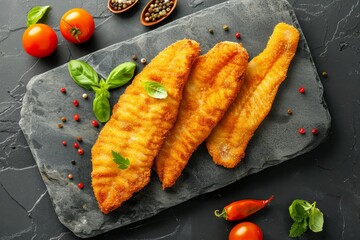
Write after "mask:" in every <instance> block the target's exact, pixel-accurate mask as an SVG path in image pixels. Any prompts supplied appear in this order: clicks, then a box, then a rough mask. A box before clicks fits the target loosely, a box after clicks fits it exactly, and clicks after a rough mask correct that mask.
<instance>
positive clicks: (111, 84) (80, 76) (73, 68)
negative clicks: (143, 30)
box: [68, 60, 136, 122]
mask: <svg viewBox="0 0 360 240" xmlns="http://www.w3.org/2000/svg"><path fill="white" fill-rule="evenodd" d="M135 68H136V64H135V63H132V62H125V63H122V64H120V65H119V66H117V67H116V68H114V69H113V70H112V71H111V72H110V74H109V77H108V78H107V79H106V80H104V79H100V81H99V77H98V74H97V73H96V71H95V70H94V69H93V68H92V67H91V66H90V65H89V64H88V63H86V62H84V61H81V60H71V61H69V63H68V69H69V73H70V76H71V78H72V79H73V80H74V82H75V83H76V84H77V85H79V86H80V87H82V88H84V89H86V90H93V91H94V92H95V98H94V102H93V112H94V114H95V116H96V118H97V119H98V120H99V121H100V122H107V121H108V120H109V119H110V113H111V108H110V102H109V99H110V92H109V89H113V88H117V87H121V86H123V85H124V84H126V83H127V82H128V81H130V79H132V78H133V76H134V73H135Z"/></svg>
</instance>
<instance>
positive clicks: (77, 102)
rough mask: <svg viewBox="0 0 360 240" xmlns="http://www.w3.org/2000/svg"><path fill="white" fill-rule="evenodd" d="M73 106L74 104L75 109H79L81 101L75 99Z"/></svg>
mask: <svg viewBox="0 0 360 240" xmlns="http://www.w3.org/2000/svg"><path fill="white" fill-rule="evenodd" d="M73 104H74V106H75V107H77V106H79V101H78V100H76V99H75V100H74V101H73Z"/></svg>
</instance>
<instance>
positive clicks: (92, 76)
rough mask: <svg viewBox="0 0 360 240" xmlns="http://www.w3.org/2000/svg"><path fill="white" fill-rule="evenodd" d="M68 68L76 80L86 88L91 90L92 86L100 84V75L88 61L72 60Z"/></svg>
mask: <svg viewBox="0 0 360 240" xmlns="http://www.w3.org/2000/svg"><path fill="white" fill-rule="evenodd" d="M68 69H69V73H70V76H71V78H72V79H73V80H74V82H75V83H76V84H77V85H79V86H80V87H82V88H85V89H86V90H91V89H92V86H99V77H98V75H97V73H96V72H95V70H94V69H93V68H92V67H91V66H90V65H89V64H87V63H86V62H84V61H81V60H71V61H69V63H68Z"/></svg>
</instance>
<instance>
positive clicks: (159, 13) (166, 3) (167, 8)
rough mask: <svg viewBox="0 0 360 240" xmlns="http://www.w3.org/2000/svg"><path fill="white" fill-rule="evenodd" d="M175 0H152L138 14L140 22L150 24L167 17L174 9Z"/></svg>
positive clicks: (145, 24)
mask: <svg viewBox="0 0 360 240" xmlns="http://www.w3.org/2000/svg"><path fill="white" fill-rule="evenodd" d="M176 3H177V0H152V1H150V2H149V3H148V4H146V6H145V8H144V9H143V11H142V13H141V15H140V21H141V24H142V25H144V26H152V25H155V24H157V23H159V22H161V21H163V20H164V19H165V18H167V17H168V16H169V15H170V14H171V13H172V12H173V11H174V9H175V7H176Z"/></svg>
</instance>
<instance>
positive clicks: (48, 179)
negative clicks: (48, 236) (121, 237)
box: [20, 0, 330, 237]
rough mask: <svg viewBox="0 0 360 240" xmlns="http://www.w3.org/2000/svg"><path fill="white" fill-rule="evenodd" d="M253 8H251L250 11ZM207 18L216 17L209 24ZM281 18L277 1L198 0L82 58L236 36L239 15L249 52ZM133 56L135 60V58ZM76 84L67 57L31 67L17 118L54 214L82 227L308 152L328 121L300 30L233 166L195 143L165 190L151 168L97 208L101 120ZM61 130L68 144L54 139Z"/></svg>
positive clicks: (105, 61) (135, 216) (107, 61)
mask: <svg viewBox="0 0 360 240" xmlns="http://www.w3.org/2000/svg"><path fill="white" fill-rule="evenodd" d="M254 15H257V16H259V17H258V18H257V19H256V20H253V16H254ZM208 19H214V20H213V21H212V22H211V24H209V23H208V21H207V20H208ZM279 22H287V23H290V24H292V25H295V26H298V22H297V20H296V18H295V15H294V13H293V11H292V10H291V8H290V7H289V5H288V4H287V2H285V1H269V0H268V1H264V0H243V1H241V2H239V1H237V2H236V1H232V2H227V3H222V4H218V5H216V6H214V7H210V8H207V9H204V10H202V11H200V12H198V13H196V14H195V15H194V14H193V15H190V16H189V17H186V18H182V19H179V20H178V21H174V22H173V23H170V24H169V25H167V26H164V27H162V28H159V29H157V30H153V31H151V32H149V33H146V34H142V35H140V36H138V37H136V38H132V39H130V40H128V41H125V42H120V43H118V44H115V45H112V46H110V47H108V48H105V49H102V50H100V51H97V52H95V53H93V54H90V55H87V56H85V57H84V58H83V59H84V60H85V61H86V62H88V63H89V64H91V65H92V66H93V67H94V68H95V69H96V70H97V71H98V72H99V73H100V74H101V75H102V76H108V75H109V73H110V71H111V70H112V69H113V68H115V67H116V66H117V65H118V64H119V63H122V62H125V61H129V58H130V56H131V55H132V54H136V55H137V56H139V58H142V57H145V58H147V59H148V60H151V59H152V58H153V57H154V56H155V55H156V54H157V53H158V52H159V51H161V50H162V49H164V48H166V47H167V46H168V45H170V44H171V43H173V42H175V41H177V40H180V39H183V38H191V39H194V40H196V41H198V42H199V43H200V45H201V48H202V52H204V53H205V52H207V51H208V50H209V49H210V48H211V47H212V46H214V45H215V44H216V43H217V42H219V41H224V40H227V41H230V40H235V41H236V39H234V32H235V31H236V29H238V26H244V25H245V23H248V24H247V25H248V27H247V28H241V30H238V31H241V32H242V35H243V37H242V40H241V42H242V43H243V45H244V47H246V49H247V51H248V53H249V54H250V56H255V55H257V54H258V53H260V52H261V51H262V50H263V48H264V47H265V46H266V43H267V41H268V39H269V36H270V35H271V32H272V30H273V29H274V26H275V25H276V24H277V23H279ZM224 23H227V24H228V25H229V27H230V29H231V30H230V31H228V32H226V31H221V30H220V29H221V26H222V25H223V24H224ZM208 28H212V29H219V30H220V31H219V30H217V31H216V35H215V33H214V35H212V34H209V32H208V31H206V30H207V29H208ZM254 30H255V31H254ZM139 65H140V68H141V67H142V64H141V63H139ZM139 71H141V69H139ZM299 86H303V87H304V88H305V89H306V94H303V95H302V94H300V93H298V91H297V90H298V88H299ZM61 87H65V88H66V89H67V93H66V94H62V93H61V92H60V91H59V89H60V88H61ZM124 89H125V87H123V88H121V89H119V90H117V91H113V93H112V98H111V102H116V101H117V100H118V99H119V95H120V94H121V93H122V92H123V90H124ZM83 92H84V90H83V89H82V88H80V87H78V86H76V85H75V84H74V82H73V81H72V80H71V78H70V77H69V72H68V69H67V65H63V66H61V67H59V68H56V69H54V70H51V71H49V72H46V73H44V74H41V75H39V76H36V77H34V78H33V79H31V80H30V82H29V84H28V85H27V93H26V95H25V96H24V100H23V108H22V111H21V117H22V118H21V121H20V126H21V128H22V130H23V132H24V133H25V137H26V139H27V141H28V143H29V146H30V149H31V151H32V153H33V155H34V157H35V160H36V162H37V165H38V166H39V169H40V173H41V174H42V177H43V179H44V181H45V184H46V186H47V189H48V192H49V195H50V198H51V199H52V201H53V204H54V207H55V211H56V213H57V215H58V216H59V219H60V221H61V222H62V223H63V224H64V225H65V226H67V227H68V228H69V229H70V230H71V231H72V232H74V233H75V234H76V235H77V236H81V237H89V236H94V235H98V234H100V233H102V232H106V231H109V230H111V229H114V228H117V227H120V226H125V225H127V224H129V223H133V222H136V221H139V220H143V219H145V218H148V217H151V216H153V215H155V214H157V213H158V212H160V211H162V210H164V209H167V208H169V207H171V206H174V205H176V204H179V203H182V202H184V201H186V200H189V199H191V198H193V197H195V196H198V195H200V194H203V193H207V192H211V191H214V190H216V189H219V188H221V187H224V186H226V185H228V184H230V183H233V182H235V181H236V180H239V179H240V178H243V177H245V176H247V175H249V174H251V173H256V172H259V171H261V170H263V169H265V168H267V167H270V166H274V165H277V164H279V163H281V162H283V161H285V160H289V159H292V158H294V157H295V156H297V155H300V154H302V153H305V152H308V151H310V150H312V149H313V148H315V147H316V146H318V144H319V143H320V142H322V141H323V140H324V138H326V136H327V134H328V131H329V127H330V115H329V113H328V111H327V107H326V105H325V103H324V101H323V91H322V86H321V83H320V79H319V77H318V76H317V72H316V69H315V66H314V65H313V62H312V59H311V55H310V53H309V49H308V46H307V44H306V42H305V39H304V38H303V37H302V39H301V41H300V43H299V48H298V51H297V53H296V57H295V58H294V60H293V62H292V64H291V67H290V69H289V73H288V77H287V80H286V83H285V84H284V85H282V87H281V89H280V91H279V93H278V96H277V98H276V102H275V103H274V106H273V108H272V111H271V114H270V115H269V116H268V117H267V119H266V121H264V122H263V124H262V125H261V128H259V129H258V131H257V132H256V136H255V137H254V138H253V139H252V141H251V144H249V147H248V149H247V156H246V158H245V159H244V160H243V161H242V163H241V164H240V165H239V167H237V168H236V169H230V170H229V169H225V168H223V167H219V166H216V165H215V164H214V163H213V162H212V160H211V157H210V156H209V154H208V153H207V150H206V149H205V147H204V146H201V147H199V149H198V151H196V152H195V153H194V154H193V156H192V158H191V159H190V161H189V164H188V165H187V167H186V168H185V169H184V171H183V173H182V175H181V177H180V178H179V180H178V181H177V183H176V185H175V186H174V187H172V188H171V189H170V190H167V191H163V190H162V188H161V186H160V182H159V180H158V178H157V176H156V174H153V175H152V179H151V181H150V184H149V185H147V186H146V187H145V188H144V189H143V190H141V191H140V192H139V193H138V194H135V195H134V197H132V198H131V199H130V200H129V201H127V202H125V203H124V204H123V205H122V207H121V208H120V209H119V210H118V211H115V212H113V213H112V214H109V215H104V214H102V213H101V212H100V211H99V208H98V206H97V203H96V200H95V199H94V194H93V192H92V189H91V187H90V186H91V177H90V176H91V162H90V159H91V156H90V151H91V147H92V145H93V144H94V143H95V140H96V137H97V134H98V130H99V129H97V128H93V127H91V125H90V123H91V120H92V119H93V118H94V115H93V113H92V101H91V100H92V98H93V95H94V94H93V93H91V92H89V96H91V98H90V99H88V100H81V95H82V93H83ZM76 98H77V99H79V98H80V105H79V107H74V106H72V101H73V99H76ZM289 107H291V108H292V109H293V111H294V114H293V115H291V116H290V115H288V114H287V109H288V108H289ZM75 113H78V114H80V116H81V121H80V122H76V121H74V120H72V119H71V117H72V116H73V115H74V114H75ZM62 116H65V117H67V119H69V121H67V122H66V123H64V124H63V125H64V127H63V128H61V129H59V128H58V126H57V125H58V123H59V122H60V121H61V120H60V119H61V117H62ZM299 126H302V127H305V128H306V129H309V130H310V129H312V128H314V127H316V128H317V129H318V131H319V132H320V133H321V134H319V135H318V136H316V137H314V136H312V135H311V134H309V133H308V134H306V135H304V136H302V135H300V134H299V133H298V132H297V130H298V128H299ZM78 135H81V136H82V138H83V139H84V141H83V143H81V144H80V146H81V147H82V148H83V149H84V150H85V154H84V155H83V156H81V157H80V156H78V155H77V152H76V150H75V149H74V148H73V147H72V146H71V143H72V142H74V141H75V140H76V136H78ZM63 140H66V141H67V142H68V143H69V146H67V147H64V146H62V145H61V142H62V141H63ZM72 159H76V161H77V162H78V164H77V165H76V166H73V165H72V164H71V163H70V162H71V160H72ZM70 172H71V173H73V177H74V179H73V180H69V179H68V178H67V175H68V173H70ZM77 182H83V183H84V184H85V186H87V187H86V188H85V189H84V190H79V189H78V188H77V186H76V183H77Z"/></svg>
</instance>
